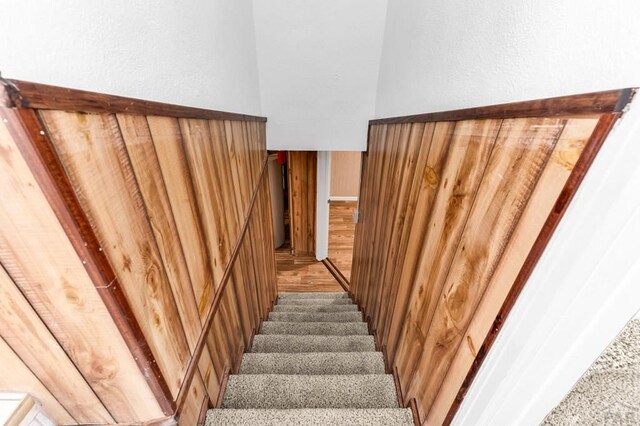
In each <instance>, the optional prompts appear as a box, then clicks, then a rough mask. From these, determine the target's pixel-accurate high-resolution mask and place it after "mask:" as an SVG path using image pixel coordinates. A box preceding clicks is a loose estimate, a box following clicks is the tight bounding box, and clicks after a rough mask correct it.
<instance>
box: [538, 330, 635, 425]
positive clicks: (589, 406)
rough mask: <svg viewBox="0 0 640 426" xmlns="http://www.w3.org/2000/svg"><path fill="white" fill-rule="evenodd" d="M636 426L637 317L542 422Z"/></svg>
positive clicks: (552, 423)
mask: <svg viewBox="0 0 640 426" xmlns="http://www.w3.org/2000/svg"><path fill="white" fill-rule="evenodd" d="M542 424H543V425H545V426H548V425H554V426H557V425H562V426H565V425H566V426H569V425H571V426H573V425H640V320H638V319H634V320H632V321H631V322H630V323H629V324H627V326H626V327H625V329H624V330H623V331H622V333H621V334H620V335H619V336H618V337H617V338H616V340H614V342H613V343H611V345H609V347H608V348H607V349H606V350H605V351H604V353H603V354H602V355H601V356H600V357H599V358H598V359H597V360H596V362H595V363H594V364H593V365H592V366H591V367H590V368H589V370H587V372H586V373H585V374H584V376H582V377H581V378H580V380H579V381H578V383H576V385H575V387H574V388H573V389H572V390H571V392H569V394H568V395H567V396H566V397H565V398H564V400H563V401H562V402H561V403H560V404H558V406H557V407H556V408H555V409H553V410H552V411H551V413H549V414H548V415H547V417H546V418H545V420H544V421H543V423H542Z"/></svg>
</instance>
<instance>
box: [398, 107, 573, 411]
mask: <svg viewBox="0 0 640 426" xmlns="http://www.w3.org/2000/svg"><path fill="white" fill-rule="evenodd" d="M563 126H564V121H563V120H558V119H515V120H504V122H503V124H502V127H501V130H500V133H499V135H498V138H497V141H496V143H495V146H494V149H493V152H492V154H491V158H490V160H489V163H488V165H487V170H486V173H485V175H484V178H483V180H482V183H481V184H480V187H479V188H478V190H477V195H476V198H475V201H474V204H473V207H472V208H471V211H470V214H469V217H468V220H467V222H466V224H465V227H464V231H463V233H462V236H461V238H460V240H459V242H458V244H457V247H455V254H454V256H453V262H452V264H451V267H450V269H449V271H448V272H447V277H446V281H445V282H444V286H440V288H441V290H440V291H439V292H438V293H436V295H435V297H433V298H432V299H431V300H433V301H434V302H435V306H434V308H429V309H428V310H427V311H426V312H427V313H428V315H430V316H431V317H432V319H431V320H430V323H429V329H428V332H427V336H426V340H425V343H424V346H423V348H424V349H423V351H422V353H421V354H420V359H419V361H418V362H417V364H416V368H415V371H416V374H415V375H414V379H413V381H412V382H411V384H410V386H409V388H408V391H407V395H408V397H409V398H411V397H415V396H420V402H419V403H418V407H419V409H421V414H422V415H421V418H425V417H426V414H427V412H428V411H429V409H430V408H431V405H432V404H433V400H434V399H435V396H436V393H437V390H438V389H439V387H440V384H441V382H442V380H443V378H444V375H445V374H446V372H447V369H448V367H449V365H450V363H451V361H452V359H453V356H454V355H455V351H456V350H457V347H458V344H459V343H460V341H461V340H462V334H461V332H460V330H465V329H466V327H467V326H468V324H469V322H470V321H471V317H472V316H473V314H474V312H475V309H476V307H477V305H478V303H479V301H480V298H481V297H482V295H483V294H484V290H485V289H486V286H487V284H488V283H489V281H490V280H491V278H492V276H493V274H494V272H495V270H496V267H497V265H498V262H499V261H500V259H501V257H502V255H503V253H504V250H505V248H506V246H507V243H508V242H509V239H510V238H511V235H512V233H513V230H514V229H515V227H516V225H517V223H518V221H519V219H520V216H521V214H522V211H523V210H524V208H525V206H526V204H527V202H528V201H529V197H530V195H531V193H532V191H533V188H534V187H535V185H536V183H537V181H538V178H539V177H540V173H541V172H542V170H543V169H544V167H545V165H546V163H547V160H548V159H549V156H550V155H551V152H552V151H553V148H554V146H555V143H556V140H557V138H558V136H559V135H560V132H561V131H562V128H563ZM425 323H426V322H425ZM426 371H428V372H429V375H428V377H427V376H425V372H426Z"/></svg>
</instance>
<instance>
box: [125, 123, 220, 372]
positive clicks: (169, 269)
mask: <svg viewBox="0 0 640 426" xmlns="http://www.w3.org/2000/svg"><path fill="white" fill-rule="evenodd" d="M117 119H118V124H119V126H120V131H121V132H122V136H123V139H124V143H125V146H126V148H127V152H128V153H129V160H130V161H131V166H132V168H133V171H134V173H135V175H136V179H137V181H138V186H139V188H140V193H141V195H142V198H143V201H144V204H145V207H146V214H147V216H148V218H149V222H150V224H151V229H152V230H153V233H154V236H155V241H156V244H157V246H158V250H159V252H160V256H161V257H162V262H163V264H164V269H165V272H166V274H167V278H168V280H169V283H170V284H171V290H172V293H173V297H174V299H175V300H176V305H177V308H178V313H179V316H180V318H179V319H180V321H181V324H182V329H183V330H184V332H185V335H186V338H187V344H188V345H189V349H190V352H191V353H193V351H194V350H195V346H196V343H197V341H198V338H199V337H200V333H201V332H202V324H201V322H200V315H199V312H198V306H197V303H196V298H195V294H194V289H193V285H192V283H191V277H190V275H189V271H188V268H187V263H186V258H185V254H184V252H183V248H182V245H181V243H180V238H179V236H178V230H177V224H176V220H174V215H173V211H172V208H171V204H170V200H169V196H168V194H167V190H166V187H165V182H164V179H163V177H162V173H161V170H160V164H159V160H158V157H157V156H156V152H155V149H154V145H153V140H152V136H151V132H150V129H149V126H148V124H147V120H146V118H145V117H144V116H139V115H127V114H118V115H117ZM183 191H184V192H186V191H187V189H186V188H184V189H183ZM181 219H182V218H181V217H180V216H178V221H180V220H181ZM210 364H211V358H210V356H209V352H208V350H207V349H206V348H205V350H204V352H203V354H202V355H201V357H200V364H199V365H200V371H201V372H203V373H205V374H206V371H207V366H209V365H210Z"/></svg>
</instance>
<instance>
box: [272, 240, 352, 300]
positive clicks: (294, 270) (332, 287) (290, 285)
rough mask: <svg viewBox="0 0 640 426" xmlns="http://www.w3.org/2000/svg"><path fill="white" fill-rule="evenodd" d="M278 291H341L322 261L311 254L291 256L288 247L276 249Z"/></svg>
mask: <svg viewBox="0 0 640 426" xmlns="http://www.w3.org/2000/svg"><path fill="white" fill-rule="evenodd" d="M276 271H277V272H276V276H277V279H278V290H279V291H285V292H287V291H291V292H306V291H343V289H342V287H340V285H339V284H338V282H337V281H336V280H335V278H333V275H331V273H330V272H329V271H328V270H327V268H326V267H325V266H324V265H323V264H322V262H319V261H317V260H316V259H315V258H314V257H313V256H292V255H291V254H290V250H289V248H288V247H287V248H279V249H277V250H276Z"/></svg>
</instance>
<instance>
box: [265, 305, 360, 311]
mask: <svg viewBox="0 0 640 426" xmlns="http://www.w3.org/2000/svg"><path fill="white" fill-rule="evenodd" d="M273 312H358V306H357V305H353V304H350V305H274V307H273Z"/></svg>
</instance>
